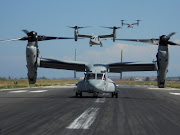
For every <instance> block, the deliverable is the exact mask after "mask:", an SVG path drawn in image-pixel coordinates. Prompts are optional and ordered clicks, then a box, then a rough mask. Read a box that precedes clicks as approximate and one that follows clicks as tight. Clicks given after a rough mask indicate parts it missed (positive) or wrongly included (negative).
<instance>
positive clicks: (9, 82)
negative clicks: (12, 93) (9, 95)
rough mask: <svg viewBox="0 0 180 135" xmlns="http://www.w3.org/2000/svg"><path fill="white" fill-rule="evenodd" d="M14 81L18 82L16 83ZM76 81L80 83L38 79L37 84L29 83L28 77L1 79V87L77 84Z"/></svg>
mask: <svg viewBox="0 0 180 135" xmlns="http://www.w3.org/2000/svg"><path fill="white" fill-rule="evenodd" d="M14 82H17V84H14ZM76 83H78V80H66V79H59V80H52V79H38V80H37V82H36V84H29V82H28V80H27V79H0V89H12V88H25V87H40V86H54V85H67V84H76Z"/></svg>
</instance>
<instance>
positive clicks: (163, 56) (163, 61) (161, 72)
mask: <svg viewBox="0 0 180 135" xmlns="http://www.w3.org/2000/svg"><path fill="white" fill-rule="evenodd" d="M168 64H169V52H168V47H167V46H159V50H158V54H157V65H158V77H157V82H158V87H159V88H164V87H165V83H166V74H167V72H168Z"/></svg>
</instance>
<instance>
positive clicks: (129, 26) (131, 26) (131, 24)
mask: <svg viewBox="0 0 180 135" xmlns="http://www.w3.org/2000/svg"><path fill="white" fill-rule="evenodd" d="M124 21H125V20H121V24H122V26H123V25H127V26H128V28H133V25H137V26H139V21H141V20H136V21H137V23H124Z"/></svg>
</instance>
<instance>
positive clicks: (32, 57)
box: [26, 42, 38, 84]
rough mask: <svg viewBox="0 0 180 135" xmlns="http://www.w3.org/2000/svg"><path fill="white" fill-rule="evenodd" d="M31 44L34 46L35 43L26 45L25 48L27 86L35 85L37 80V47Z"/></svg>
mask: <svg viewBox="0 0 180 135" xmlns="http://www.w3.org/2000/svg"><path fill="white" fill-rule="evenodd" d="M31 44H35V42H30V43H28V45H27V47H26V61H27V69H28V74H27V76H28V80H29V84H35V83H36V78H37V57H38V49H37V46H34V45H31Z"/></svg>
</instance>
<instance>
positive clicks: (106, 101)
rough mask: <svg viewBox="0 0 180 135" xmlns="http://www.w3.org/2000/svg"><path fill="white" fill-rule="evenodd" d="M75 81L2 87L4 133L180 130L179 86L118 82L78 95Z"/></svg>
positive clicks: (138, 134) (100, 134) (137, 134)
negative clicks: (107, 90) (114, 89)
mask: <svg viewBox="0 0 180 135" xmlns="http://www.w3.org/2000/svg"><path fill="white" fill-rule="evenodd" d="M74 89H75V87H74V86H63V87H61V86H56V87H44V88H27V89H11V90H0V135H180V90H178V89H169V88H165V89H158V88H146V87H142V86H139V87H134V86H133V87H127V86H123V87H119V88H118V89H119V98H111V95H110V94H103V95H99V97H98V98H93V97H92V94H88V93H87V94H84V93H83V97H82V98H76V97H75V91H74Z"/></svg>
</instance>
